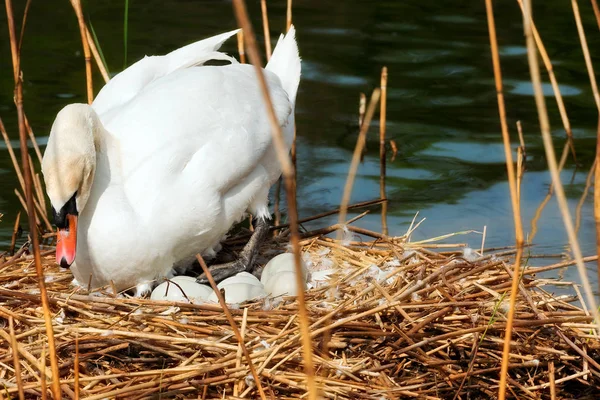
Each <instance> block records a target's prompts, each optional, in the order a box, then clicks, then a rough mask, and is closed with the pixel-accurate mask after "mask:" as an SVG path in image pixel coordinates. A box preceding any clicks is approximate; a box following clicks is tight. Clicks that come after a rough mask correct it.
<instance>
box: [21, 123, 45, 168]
mask: <svg viewBox="0 0 600 400" xmlns="http://www.w3.org/2000/svg"><path fill="white" fill-rule="evenodd" d="M25 128H27V133H28V134H29V139H30V140H31V144H32V145H33V150H34V151H35V155H36V156H37V158H38V161H39V162H40V164H41V163H42V152H41V151H40V146H38V143H37V140H36V139H35V135H34V134H33V129H31V125H29V120H28V119H27V116H25Z"/></svg>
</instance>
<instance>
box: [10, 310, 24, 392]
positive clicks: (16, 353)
mask: <svg viewBox="0 0 600 400" xmlns="http://www.w3.org/2000/svg"><path fill="white" fill-rule="evenodd" d="M8 326H9V330H10V347H11V350H12V358H13V365H14V368H15V378H16V380H17V388H18V389H19V400H25V391H24V390H23V381H22V379H21V361H20V360H19V349H18V346H17V338H16V337H15V327H14V323H13V318H12V317H9V318H8Z"/></svg>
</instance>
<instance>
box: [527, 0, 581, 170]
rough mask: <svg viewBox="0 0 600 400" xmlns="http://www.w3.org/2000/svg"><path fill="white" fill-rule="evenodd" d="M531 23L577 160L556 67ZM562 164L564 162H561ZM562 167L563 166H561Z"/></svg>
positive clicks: (568, 142) (531, 22)
mask: <svg viewBox="0 0 600 400" xmlns="http://www.w3.org/2000/svg"><path fill="white" fill-rule="evenodd" d="M517 2H518V3H519V6H520V7H521V12H522V13H524V12H525V11H524V8H523V1H522V0H517ZM529 23H530V26H531V30H532V33H533V37H534V39H535V44H536V46H537V49H538V51H539V54H540V56H541V57H542V61H543V62H544V66H545V68H546V71H547V72H548V77H549V78H550V83H551V85H552V91H553V92H554V97H555V98H556V105H557V106H558V112H559V114H560V119H561V121H562V123H563V128H564V129H565V133H566V135H567V145H568V147H569V148H570V149H571V153H572V154H573V160H575V162H577V157H576V154H575V145H574V144H573V131H572V129H571V123H570V121H569V117H568V115H567V109H566V108H565V103H564V101H563V97H562V94H561V91H560V86H559V85H558V81H557V80H556V76H555V75H554V68H553V67H552V62H551V61H550V57H549V56H548V52H547V51H546V47H545V46H544V43H543V42H542V38H541V36H540V34H539V32H538V30H537V28H536V26H535V23H534V22H533V18H532V16H531V15H530V16H529ZM561 165H562V163H561ZM561 169H562V168H561Z"/></svg>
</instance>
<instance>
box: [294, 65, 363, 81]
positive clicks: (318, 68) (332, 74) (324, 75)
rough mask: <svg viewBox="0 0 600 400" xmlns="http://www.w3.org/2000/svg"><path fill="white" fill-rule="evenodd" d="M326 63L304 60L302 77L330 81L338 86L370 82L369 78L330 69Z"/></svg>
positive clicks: (310, 79)
mask: <svg viewBox="0 0 600 400" xmlns="http://www.w3.org/2000/svg"><path fill="white" fill-rule="evenodd" d="M327 69H328V68H327V67H326V66H324V65H321V64H317V63H314V62H310V61H303V62H302V79H303V80H309V81H315V82H323V83H329V84H333V85H337V86H360V85H365V84H367V83H368V80H367V79H365V78H363V77H360V76H354V75H347V74H342V73H339V72H336V71H328V70H327Z"/></svg>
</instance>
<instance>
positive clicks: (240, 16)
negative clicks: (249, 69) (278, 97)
mask: <svg viewBox="0 0 600 400" xmlns="http://www.w3.org/2000/svg"><path fill="white" fill-rule="evenodd" d="M233 6H234V10H235V16H236V20H237V22H238V24H239V25H240V27H241V28H242V29H243V31H244V35H245V38H246V44H247V46H248V57H249V59H250V62H251V63H252V65H254V68H255V70H256V74H257V77H258V80H259V84H260V88H261V91H262V95H263V98H264V101H265V103H266V106H267V112H268V116H269V123H270V125H271V134H272V137H273V144H274V146H275V150H276V152H277V158H278V160H279V163H280V164H281V169H282V173H283V181H284V184H285V189H286V197H287V201H288V218H289V221H290V239H291V240H290V241H291V245H292V250H293V253H294V261H295V263H294V264H295V271H296V286H297V289H298V298H297V301H298V313H299V319H300V331H301V335H302V349H303V352H302V354H303V358H304V371H305V373H306V380H307V385H306V386H307V388H308V398H309V400H316V399H317V386H316V383H315V373H314V364H313V355H312V344H311V338H310V332H309V329H308V327H309V320H308V312H307V310H306V303H305V295H304V281H303V277H302V276H303V273H302V266H301V260H300V242H299V240H300V234H299V231H298V210H297V205H296V193H295V192H296V187H295V185H294V176H295V172H294V166H293V165H292V162H291V160H290V157H289V154H288V152H287V150H286V148H285V143H284V141H283V134H282V133H281V127H280V126H279V123H278V122H277V117H276V116H275V111H274V109H273V103H272V101H271V96H270V95H269V90H268V88H267V83H266V80H265V77H264V74H263V70H262V63H261V59H260V54H259V52H258V46H257V45H256V37H255V35H254V30H253V29H252V24H251V23H250V19H249V18H248V12H247V10H246V3H245V1H244V0H234V1H233Z"/></svg>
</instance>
